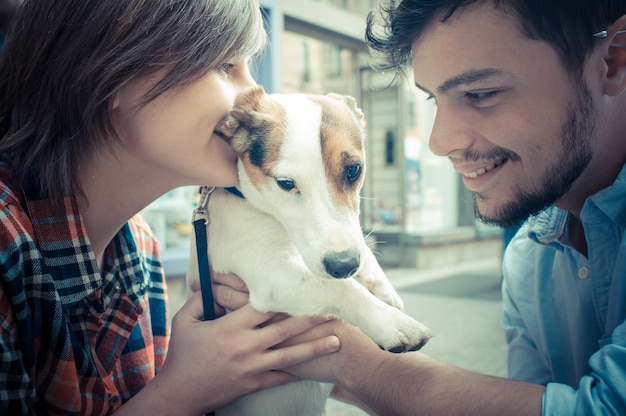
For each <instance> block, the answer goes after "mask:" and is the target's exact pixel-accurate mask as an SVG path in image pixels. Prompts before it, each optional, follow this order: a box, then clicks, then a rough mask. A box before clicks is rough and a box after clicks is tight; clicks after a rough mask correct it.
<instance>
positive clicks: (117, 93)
mask: <svg viewBox="0 0 626 416" xmlns="http://www.w3.org/2000/svg"><path fill="white" fill-rule="evenodd" d="M119 106H120V91H119V90H117V91H115V93H114V94H113V99H112V100H111V111H115V110H117V109H118V107H119Z"/></svg>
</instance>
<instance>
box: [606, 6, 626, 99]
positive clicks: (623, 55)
mask: <svg viewBox="0 0 626 416" xmlns="http://www.w3.org/2000/svg"><path fill="white" fill-rule="evenodd" d="M606 31H607V33H608V36H607V38H606V39H605V42H606V45H607V46H606V48H607V49H606V52H605V57H604V61H605V62H606V65H607V73H606V79H605V83H604V93H605V94H607V95H612V96H614V95H619V94H621V93H623V92H624V91H626V33H623V32H622V33H618V32H621V31H626V15H623V16H622V17H620V18H619V19H617V20H616V21H615V22H614V23H613V24H612V25H611V26H609V27H608V28H607V30H606Z"/></svg>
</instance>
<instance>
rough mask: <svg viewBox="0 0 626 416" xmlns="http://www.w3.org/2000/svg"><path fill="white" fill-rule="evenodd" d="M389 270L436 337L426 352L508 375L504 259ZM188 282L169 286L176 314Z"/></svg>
mask: <svg viewBox="0 0 626 416" xmlns="http://www.w3.org/2000/svg"><path fill="white" fill-rule="evenodd" d="M385 272H386V274H387V276H388V278H389V280H390V281H391V282H392V284H393V285H394V287H395V288H396V290H398V293H399V294H400V296H401V297H402V299H403V300H404V305H405V312H406V313H407V314H409V315H411V316H412V317H414V318H415V319H417V320H419V321H421V322H423V323H424V324H426V325H427V326H428V327H429V328H430V329H431V330H432V331H433V332H434V333H435V336H434V337H433V338H432V339H431V340H430V341H429V342H428V344H426V346H424V348H422V352H424V353H425V354H428V355H429V356H431V357H433V358H435V359H438V360H441V361H444V362H446V363H448V364H451V365H454V366H457V367H460V368H464V369H468V370H471V371H475V372H479V373H483V374H488V375H493V376H501V377H506V344H505V341H504V333H503V330H502V325H501V295H500V282H501V274H500V259H499V258H493V259H486V260H477V261H473V262H469V263H463V264H457V265H452V266H448V267H441V268H437V269H432V270H417V269H395V268H394V269H386V270H385ZM182 280H183V279H173V281H170V282H169V286H170V307H171V311H172V313H173V312H175V311H176V310H177V309H178V307H180V305H181V304H182V302H183V301H184V284H181V281H182ZM326 412H327V416H363V415H366V413H365V412H363V411H361V410H359V409H357V408H355V407H353V406H351V405H348V404H345V403H341V402H338V401H336V400H333V399H330V400H329V401H328V405H327V408H326Z"/></svg>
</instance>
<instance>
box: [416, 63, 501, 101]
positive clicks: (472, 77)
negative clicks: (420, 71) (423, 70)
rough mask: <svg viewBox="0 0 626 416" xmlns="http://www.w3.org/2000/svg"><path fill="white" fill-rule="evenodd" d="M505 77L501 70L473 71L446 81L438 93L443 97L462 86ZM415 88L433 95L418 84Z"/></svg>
mask: <svg viewBox="0 0 626 416" xmlns="http://www.w3.org/2000/svg"><path fill="white" fill-rule="evenodd" d="M503 75H504V74H503V72H502V71H501V70H499V69H494V68H484V69H471V70H469V71H467V72H464V73H462V74H459V75H457V76H455V77H452V78H450V79H448V80H446V81H445V82H444V83H443V84H441V85H440V86H439V87H437V93H438V94H441V95H443V94H445V93H447V92H448V91H450V90H451V89H453V88H456V87H458V86H460V85H467V84H472V83H474V82H479V81H484V80H486V79H489V78H494V77H502V76H503ZM415 86H416V87H417V88H419V89H420V90H422V91H424V92H425V93H427V94H429V95H432V93H431V92H430V91H428V89H426V88H424V87H423V86H421V85H420V84H418V83H417V82H416V83H415Z"/></svg>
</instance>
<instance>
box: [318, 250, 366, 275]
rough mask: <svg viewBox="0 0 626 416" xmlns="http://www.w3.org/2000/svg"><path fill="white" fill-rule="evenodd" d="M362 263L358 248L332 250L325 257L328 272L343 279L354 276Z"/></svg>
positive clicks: (325, 266)
mask: <svg viewBox="0 0 626 416" xmlns="http://www.w3.org/2000/svg"><path fill="white" fill-rule="evenodd" d="M360 264H361V259H360V256H359V253H358V252H357V251H356V250H349V251H343V252H341V253H337V252H331V253H328V254H326V256H325V257H324V268H325V269H326V273H328V274H329V275H331V276H332V277H334V278H335V279H343V278H346V277H350V276H352V275H353V274H354V273H356V271H357V270H358V268H359V266H360Z"/></svg>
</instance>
